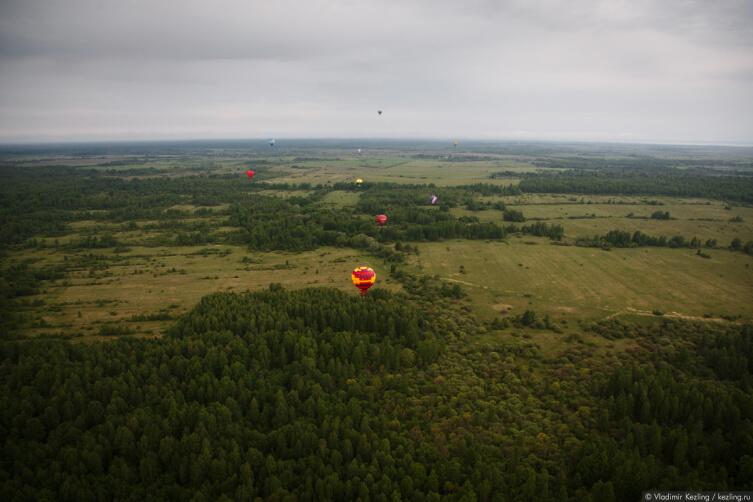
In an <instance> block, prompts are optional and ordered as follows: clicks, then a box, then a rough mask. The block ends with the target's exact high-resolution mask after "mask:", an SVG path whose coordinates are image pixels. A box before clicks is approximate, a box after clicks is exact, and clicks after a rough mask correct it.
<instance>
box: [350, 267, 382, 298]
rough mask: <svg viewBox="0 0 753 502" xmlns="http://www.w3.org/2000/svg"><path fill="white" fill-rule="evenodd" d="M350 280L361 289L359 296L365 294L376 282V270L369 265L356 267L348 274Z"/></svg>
mask: <svg viewBox="0 0 753 502" xmlns="http://www.w3.org/2000/svg"><path fill="white" fill-rule="evenodd" d="M350 280H351V281H353V285H354V286H355V287H357V288H358V289H359V291H361V296H366V292H367V291H368V290H369V288H370V287H371V286H373V285H374V283H375V282H376V272H374V269H373V268H371V267H356V268H355V269H354V270H353V272H352V273H351V274H350Z"/></svg>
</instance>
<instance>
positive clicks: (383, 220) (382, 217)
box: [376, 214, 387, 227]
mask: <svg viewBox="0 0 753 502" xmlns="http://www.w3.org/2000/svg"><path fill="white" fill-rule="evenodd" d="M376 222H377V225H379V226H380V227H383V226H384V225H386V224H387V215H386V214H378V215H376Z"/></svg>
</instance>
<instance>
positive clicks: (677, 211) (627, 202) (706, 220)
mask: <svg viewBox="0 0 753 502" xmlns="http://www.w3.org/2000/svg"><path fill="white" fill-rule="evenodd" d="M568 198H569V199H574V198H573V197H568ZM568 198H565V196H533V197H531V196H523V197H496V198H494V197H485V199H486V200H489V201H494V200H500V201H503V202H505V204H506V205H507V207H508V208H510V209H515V210H518V211H521V212H522V213H523V215H524V216H525V217H526V218H527V219H528V220H541V221H545V222H547V223H558V224H561V225H562V226H563V227H564V228H565V235H566V236H567V237H572V238H577V237H586V236H592V235H596V234H604V233H606V232H608V231H610V230H615V229H619V230H627V231H630V232H635V231H636V230H640V231H641V232H643V233H646V234H650V235H657V236H658V235H666V236H672V235H682V236H684V237H686V238H688V239H690V238H692V237H698V238H699V239H701V240H703V241H705V240H707V239H716V240H717V241H718V242H719V245H720V246H727V245H729V243H730V242H731V241H732V239H734V238H735V237H739V238H740V239H742V240H743V241H748V240H751V239H753V208H750V207H731V208H729V209H726V208H727V207H728V206H727V205H726V204H724V203H723V202H719V201H711V200H703V199H672V198H670V197H658V198H656V199H652V200H657V201H658V202H660V203H661V205H649V204H645V203H643V202H641V201H640V200H639V199H629V198H614V199H613V200H614V201H619V202H620V203H612V204H609V203H606V202H607V200H608V199H606V198H604V197H600V198H597V197H593V198H592V197H586V198H583V200H584V201H587V202H592V203H581V202H580V200H581V198H577V200H575V201H572V200H567V199H568ZM563 199H565V200H563ZM654 211H668V212H669V213H670V215H671V217H672V219H670V220H655V219H651V218H650V216H651V213H653V212H654ZM452 212H453V213H454V214H456V215H458V216H476V217H478V218H479V219H480V220H482V221H496V222H499V221H501V213H500V211H496V210H494V211H491V210H487V211H477V212H471V211H468V210H465V209H463V208H454V209H453V210H452ZM630 214H632V217H628V215H630ZM736 216H739V217H741V218H742V221H741V222H732V221H730V220H731V219H732V218H733V217H736Z"/></svg>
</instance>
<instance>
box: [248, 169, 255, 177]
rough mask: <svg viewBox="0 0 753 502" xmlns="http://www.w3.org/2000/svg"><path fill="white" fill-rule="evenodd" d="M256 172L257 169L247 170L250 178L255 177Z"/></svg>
mask: <svg viewBox="0 0 753 502" xmlns="http://www.w3.org/2000/svg"><path fill="white" fill-rule="evenodd" d="M254 174H256V171H252V170H251V169H249V170H248V171H246V176H248V177H249V178H253V177H254Z"/></svg>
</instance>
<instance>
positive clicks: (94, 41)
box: [0, 0, 753, 145]
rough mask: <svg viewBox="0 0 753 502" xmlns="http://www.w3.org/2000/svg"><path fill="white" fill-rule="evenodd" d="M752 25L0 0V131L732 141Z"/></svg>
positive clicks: (746, 89)
mask: <svg viewBox="0 0 753 502" xmlns="http://www.w3.org/2000/svg"><path fill="white" fill-rule="evenodd" d="M752 27H753V2H748V1H745V0H739V1H733V0H721V1H717V2H707V1H674V0H673V1H662V2H656V1H624V2H623V1H596V0H577V1H572V0H569V1H541V2H529V1H523V0H519V1H483V0H471V1H467V2H450V1H436V0H431V1H430V0H426V1H404V0H401V1H379V2H376V1H371V2H367V1H335V0H309V1H305V2H293V1H286V0H281V1H274V2H261V1H223V2H199V1H181V2H177V1H140V0H137V1H130V2H114V1H113V2H109V1H108V2H102V1H93V0H90V1H87V0H71V1H66V2H55V1H34V0H31V1H29V0H23V1H14V0H10V1H9V0H4V1H3V2H2V3H0V142H5V143H8V142H38V141H89V140H113V139H117V140H145V139H192V138H207V139H212V138H267V137H275V138H278V139H279V138H283V139H284V138H292V137H298V138H301V137H309V138H326V137H339V138H365V137H369V138H460V139H462V138H477V139H514V140H538V139H544V140H580V141H618V142H672V143H695V142H699V143H718V144H748V145H749V144H753V28H752ZM377 110H384V113H383V115H381V116H378V115H377Z"/></svg>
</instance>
